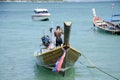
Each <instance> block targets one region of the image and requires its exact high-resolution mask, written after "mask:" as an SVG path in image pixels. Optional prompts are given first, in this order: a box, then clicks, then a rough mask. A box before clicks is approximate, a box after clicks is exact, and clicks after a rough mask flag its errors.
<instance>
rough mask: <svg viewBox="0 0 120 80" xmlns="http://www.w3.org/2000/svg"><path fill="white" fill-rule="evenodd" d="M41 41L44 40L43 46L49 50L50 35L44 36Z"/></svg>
mask: <svg viewBox="0 0 120 80" xmlns="http://www.w3.org/2000/svg"><path fill="white" fill-rule="evenodd" d="M41 40H42V43H43V45H44V46H45V47H46V48H47V47H48V46H49V44H50V38H49V36H48V35H44V36H43V37H42V38H41Z"/></svg>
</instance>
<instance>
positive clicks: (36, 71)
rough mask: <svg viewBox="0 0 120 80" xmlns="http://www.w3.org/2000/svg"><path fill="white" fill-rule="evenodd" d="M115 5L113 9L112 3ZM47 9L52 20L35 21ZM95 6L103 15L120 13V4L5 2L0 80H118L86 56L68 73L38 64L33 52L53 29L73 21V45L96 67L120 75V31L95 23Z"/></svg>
mask: <svg viewBox="0 0 120 80" xmlns="http://www.w3.org/2000/svg"><path fill="white" fill-rule="evenodd" d="M113 3H114V4H115V6H114V9H112V6H111V5H112V4H113ZM38 7H39V8H47V9H48V10H49V12H50V13H51V17H50V19H49V21H33V20H32V18H31V15H32V14H33V10H34V9H35V8H38ZM92 8H95V9H96V14H97V15H98V16H99V17H102V18H109V17H111V15H112V14H113V13H120V2H89V3H88V2H86V3H84V2H78V3H76V2H43V3H42V2H39V3H37V2H22V3H19V2H0V80H114V78H112V77H110V76H108V75H106V74H104V73H103V72H100V71H99V70H97V69H95V68H88V67H86V66H91V63H90V62H88V60H86V58H85V57H84V56H81V57H80V58H79V60H78V61H77V62H76V63H75V65H74V66H73V67H72V68H71V69H70V70H68V71H66V74H65V76H64V77H63V76H61V75H59V74H57V73H54V72H52V71H51V70H48V69H45V68H43V67H39V66H37V65H36V62H35V57H34V56H33V53H34V52H35V51H36V50H39V48H40V44H41V37H42V36H43V35H47V34H48V35H49V28H50V27H53V29H54V30H55V28H56V26H57V25H59V26H61V27H62V28H63V27H64V22H65V21H71V22H72V27H71V34H70V45H71V46H72V47H73V48H75V49H77V50H79V51H80V52H81V53H82V54H84V55H85V56H87V58H89V59H90V60H91V61H92V62H93V63H94V64H95V65H96V66H97V67H99V68H100V69H102V70H104V71H105V72H107V73H109V74H111V75H113V76H115V77H116V78H118V79H120V35H114V34H109V33H106V32H103V31H98V30H97V29H96V28H94V27H93V23H92V19H93V14H92Z"/></svg>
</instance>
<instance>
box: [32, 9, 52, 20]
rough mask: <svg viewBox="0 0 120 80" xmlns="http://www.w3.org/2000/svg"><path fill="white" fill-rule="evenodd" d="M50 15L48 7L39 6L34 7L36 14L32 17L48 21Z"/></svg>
mask: <svg viewBox="0 0 120 80" xmlns="http://www.w3.org/2000/svg"><path fill="white" fill-rule="evenodd" d="M50 15H51V14H50V13H49V12H48V9H41V8H37V9H34V14H33V15H32V19H33V20H40V21H46V20H49V17H50Z"/></svg>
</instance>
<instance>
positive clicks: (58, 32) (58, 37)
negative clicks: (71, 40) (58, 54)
mask: <svg viewBox="0 0 120 80" xmlns="http://www.w3.org/2000/svg"><path fill="white" fill-rule="evenodd" d="M61 34H63V31H62V29H61V28H60V26H57V27H56V31H55V32H54V35H55V37H56V46H61V44H62V38H61Z"/></svg>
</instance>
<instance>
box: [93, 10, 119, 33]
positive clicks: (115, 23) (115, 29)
mask: <svg viewBox="0 0 120 80" xmlns="http://www.w3.org/2000/svg"><path fill="white" fill-rule="evenodd" d="M92 10H93V15H94V17H93V25H94V26H96V27H97V28H98V29H101V30H104V31H106V32H110V33H118V34H119V33H120V19H116V20H115V19H114V18H113V17H114V16H116V15H113V16H112V19H110V20H105V19H104V20H103V19H101V18H100V17H98V16H96V12H95V9H94V8H93V9H92ZM117 16H118V15H117ZM119 16H120V15H119Z"/></svg>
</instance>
